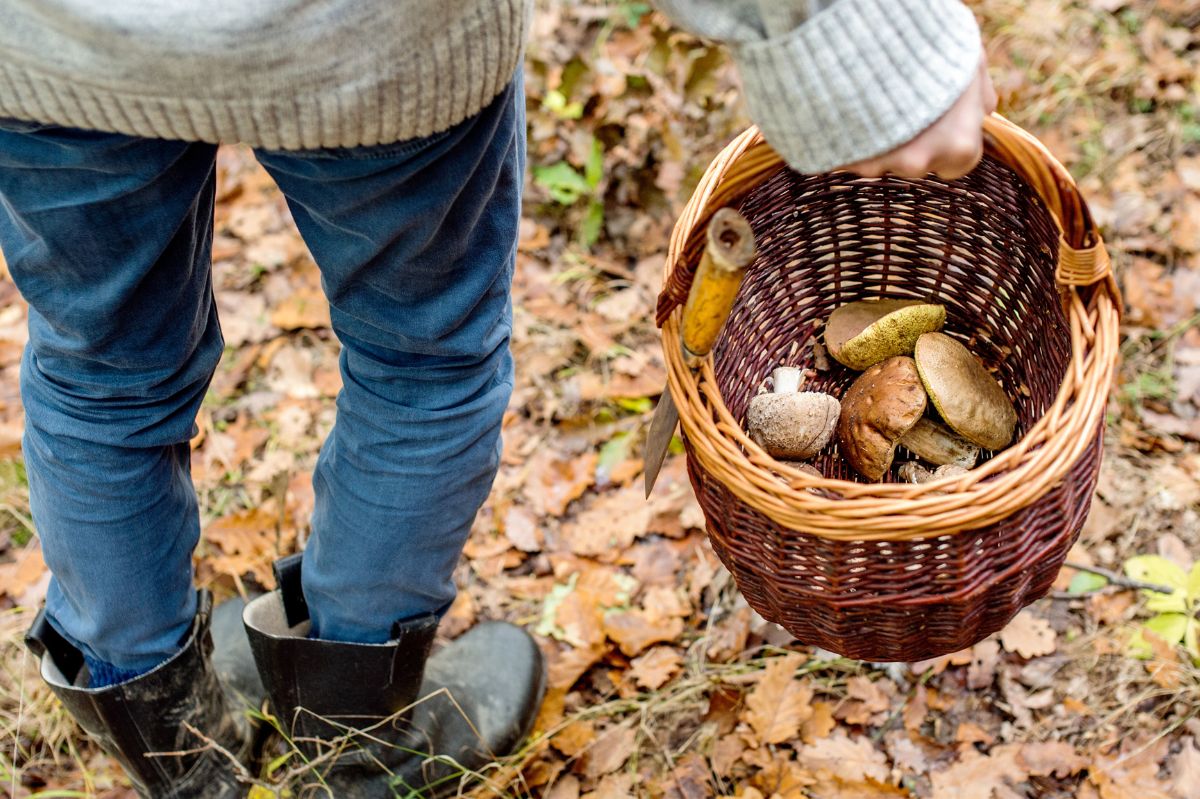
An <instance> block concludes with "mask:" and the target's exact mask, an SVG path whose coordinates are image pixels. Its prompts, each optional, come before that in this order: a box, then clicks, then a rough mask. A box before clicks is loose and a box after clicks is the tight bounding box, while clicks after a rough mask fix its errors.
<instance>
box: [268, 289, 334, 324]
mask: <svg viewBox="0 0 1200 799" xmlns="http://www.w3.org/2000/svg"><path fill="white" fill-rule="evenodd" d="M271 324H273V325H275V327H278V328H280V329H281V330H300V329H302V328H329V327H332V326H333V322H332V321H331V320H330V318H329V302H328V301H327V300H326V299H325V295H324V294H323V293H322V292H321V291H320V289H312V288H302V289H300V290H299V291H296V292H293V293H292V294H290V295H288V297H287V298H286V299H284V300H283V301H282V302H281V303H279V305H277V306H276V307H275V310H273V311H272V312H271Z"/></svg>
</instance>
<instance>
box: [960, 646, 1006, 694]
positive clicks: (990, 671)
mask: <svg viewBox="0 0 1200 799" xmlns="http://www.w3.org/2000/svg"><path fill="white" fill-rule="evenodd" d="M999 658H1000V644H999V643H997V642H996V640H995V639H994V638H988V639H986V640H984V641H980V642H979V643H977V644H975V646H973V647H971V665H970V666H968V667H967V687H968V688H970V689H971V690H973V691H977V690H979V689H981V688H987V687H988V686H989V685H991V684H992V681H993V680H995V679H996V663H997V661H998V660H999Z"/></svg>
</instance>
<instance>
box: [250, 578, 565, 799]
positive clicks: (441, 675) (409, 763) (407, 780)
mask: <svg viewBox="0 0 1200 799" xmlns="http://www.w3.org/2000/svg"><path fill="white" fill-rule="evenodd" d="M276 577H277V579H278V584H279V586H280V590H279V591H274V592H272V593H270V594H267V595H265V596H262V597H259V598H258V599H256V600H254V601H252V602H251V603H250V604H249V605H247V607H246V611H245V614H244V616H243V618H244V620H245V622H246V632H247V634H248V636H249V638H250V646H251V649H252V650H253V651H254V657H255V660H256V661H257V662H258V668H259V673H260V674H261V675H262V678H263V683H264V684H265V685H266V688H267V695H268V699H269V701H270V703H271V707H272V710H273V712H274V713H275V714H276V717H277V718H278V719H279V721H280V723H281V724H282V725H283V727H284V729H286V730H290V731H291V737H292V741H293V742H294V743H295V745H296V746H297V747H298V748H299V749H300V751H301V753H303V755H304V757H305V758H307V759H308V760H309V762H310V763H311V764H312V768H311V771H310V773H308V774H305V775H302V777H301V778H300V780H299V781H300V782H301V783H303V784H304V785H305V786H306V788H305V789H304V790H301V791H300V795H301V796H313V795H316V796H332V797H336V799H374V798H375V797H392V796H401V797H402V796H406V795H410V794H411V795H419V796H422V797H437V796H443V795H446V794H453V793H456V792H457V791H458V790H459V787H460V785H461V784H463V783H464V782H469V781H470V774H471V772H473V771H477V770H478V769H479V768H480V767H482V766H484V765H485V764H487V763H490V762H492V761H493V760H495V759H497V758H500V757H504V756H506V755H508V754H511V753H512V752H513V751H515V750H516V748H517V747H518V746H519V745H520V743H521V741H522V740H524V738H525V736H526V735H528V734H529V731H530V729H531V728H532V726H533V722H534V719H535V718H536V717H537V712H538V709H539V707H540V706H541V702H542V698H543V696H544V695H545V690H546V672H545V666H544V663H543V660H542V655H541V652H540V650H539V649H538V647H537V644H536V643H534V641H533V639H532V638H531V637H530V636H529V634H528V633H526V632H525V631H524V630H523V629H521V628H520V627H516V626H514V625H511V624H505V623H500V622H487V623H483V624H480V625H477V626H476V627H474V628H472V629H471V630H470V631H468V632H467V633H465V634H464V635H463V636H461V637H460V638H458V639H456V640H455V641H453V642H451V643H450V644H448V645H446V646H445V647H444V648H442V649H441V650H440V651H438V652H436V653H435V654H433V655H432V656H430V650H431V648H432V645H433V640H434V636H435V634H436V632H437V619H436V618H434V617H433V616H428V617H425V618H422V619H417V620H413V621H406V622H403V623H397V624H396V625H394V626H393V628H392V640H391V641H389V642H387V643H385V644H350V643H342V642H337V641H322V640H318V639H310V638H307V635H308V631H309V626H310V625H309V620H308V609H307V607H306V605H305V603H304V599H303V594H302V593H301V589H300V559H299V556H293V557H292V558H285V559H284V560H282V561H280V562H278V563H276Z"/></svg>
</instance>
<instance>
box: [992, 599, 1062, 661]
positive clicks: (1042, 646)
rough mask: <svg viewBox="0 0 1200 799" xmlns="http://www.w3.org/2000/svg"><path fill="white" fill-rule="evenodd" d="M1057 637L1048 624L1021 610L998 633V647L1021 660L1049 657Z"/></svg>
mask: <svg viewBox="0 0 1200 799" xmlns="http://www.w3.org/2000/svg"><path fill="white" fill-rule="evenodd" d="M1056 639H1057V636H1056V635H1055V633H1054V629H1053V628H1052V627H1051V626H1050V623H1049V622H1048V621H1046V620H1045V619H1042V618H1039V617H1038V616H1035V615H1033V613H1032V612H1031V611H1029V610H1023V611H1021V612H1020V613H1018V614H1017V615H1016V618H1014V619H1013V620H1012V621H1010V622H1009V623H1008V626H1007V627H1005V628H1004V629H1003V630H1001V631H1000V645H1001V646H1003V647H1004V648H1005V649H1006V650H1007V651H1009V652H1015V653H1016V654H1018V655H1020V656H1021V657H1023V658H1035V657H1041V656H1042V655H1049V654H1050V653H1051V652H1053V651H1054V649H1055V646H1056Z"/></svg>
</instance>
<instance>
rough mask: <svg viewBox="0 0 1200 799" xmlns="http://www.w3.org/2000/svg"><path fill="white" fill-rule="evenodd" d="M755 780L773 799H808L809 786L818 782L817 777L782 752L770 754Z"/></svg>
mask: <svg viewBox="0 0 1200 799" xmlns="http://www.w3.org/2000/svg"><path fill="white" fill-rule="evenodd" d="M762 751H763V752H765V751H766V750H762ZM753 782H754V784H755V785H756V786H758V787H759V788H760V789H761V790H762V791H763V792H764V793H765V794H766V795H767V796H769V797H770V798H771V799H808V791H807V789H808V786H810V785H812V784H813V783H814V782H816V777H814V776H813V775H812V773H810V772H809V771H808V770H807V769H805V768H803V767H802V766H801V765H800V764H799V763H797V762H796V761H794V760H790V759H787V758H786V756H785V755H784V754H783V753H782V752H781V753H779V754H778V755H772V756H770V758H769V760H768V761H767V762H766V763H765V764H763V766H762V768H761V769H760V770H759V772H758V773H757V774H755V775H754V777H753Z"/></svg>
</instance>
